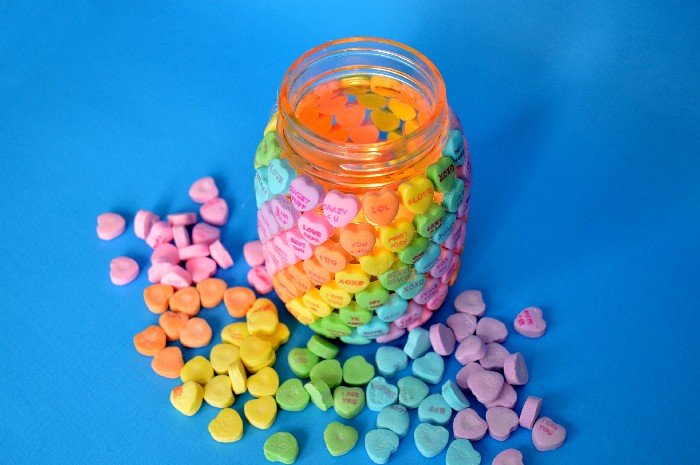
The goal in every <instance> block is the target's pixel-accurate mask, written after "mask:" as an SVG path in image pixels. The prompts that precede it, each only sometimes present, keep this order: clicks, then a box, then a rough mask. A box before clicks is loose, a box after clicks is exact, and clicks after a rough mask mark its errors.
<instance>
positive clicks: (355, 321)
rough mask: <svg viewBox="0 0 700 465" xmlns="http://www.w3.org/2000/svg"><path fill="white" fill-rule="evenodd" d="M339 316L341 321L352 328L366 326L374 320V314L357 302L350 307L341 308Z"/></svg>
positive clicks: (351, 303)
mask: <svg viewBox="0 0 700 465" xmlns="http://www.w3.org/2000/svg"><path fill="white" fill-rule="evenodd" d="M338 314H339V315H340V321H342V322H343V323H344V324H346V325H347V326H350V327H351V328H357V327H360V326H362V325H366V324H367V323H369V320H371V319H372V312H370V311H368V310H365V309H363V308H362V307H360V305H358V303H357V302H350V304H349V305H348V306H346V307H343V308H341V309H340V310H339V311H338ZM331 315H332V314H331Z"/></svg>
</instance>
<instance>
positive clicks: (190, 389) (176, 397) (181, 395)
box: [170, 381, 204, 417]
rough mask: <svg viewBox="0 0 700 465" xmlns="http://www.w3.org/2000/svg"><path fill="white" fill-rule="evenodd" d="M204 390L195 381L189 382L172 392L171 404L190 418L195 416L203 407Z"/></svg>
mask: <svg viewBox="0 0 700 465" xmlns="http://www.w3.org/2000/svg"><path fill="white" fill-rule="evenodd" d="M202 399H204V388H203V387H202V386H200V385H199V384H198V383H195V382H194V381H187V382H185V383H184V384H182V386H177V387H176V388H175V389H173V390H172V391H170V403H171V404H173V407H175V408H176V409H177V410H178V411H179V412H180V413H182V414H183V415H187V416H188V417H190V416H192V415H194V414H195V413H197V411H198V410H199V407H201V405H202Z"/></svg>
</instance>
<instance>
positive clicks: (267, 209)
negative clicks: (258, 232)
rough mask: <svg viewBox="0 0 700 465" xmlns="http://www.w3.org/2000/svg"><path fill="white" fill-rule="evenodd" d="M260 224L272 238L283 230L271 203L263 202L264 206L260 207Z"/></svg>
mask: <svg viewBox="0 0 700 465" xmlns="http://www.w3.org/2000/svg"><path fill="white" fill-rule="evenodd" d="M258 222H259V223H260V225H261V226H262V228H263V229H264V230H265V233H266V235H267V236H269V237H270V238H272V236H274V235H275V234H277V233H278V232H280V230H281V228H280V225H279V223H278V222H277V218H276V217H275V212H274V210H273V209H272V205H270V202H269V201H267V202H263V204H262V205H260V209H259V210H258Z"/></svg>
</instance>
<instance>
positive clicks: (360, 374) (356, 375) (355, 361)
mask: <svg viewBox="0 0 700 465" xmlns="http://www.w3.org/2000/svg"><path fill="white" fill-rule="evenodd" d="M372 378H374V365H372V364H371V363H369V362H368V361H367V360H365V358H364V357H363V356H362V355H355V356H354V357H350V358H349V359H347V360H346V361H345V363H343V381H345V383H346V384H349V385H351V386H366V385H367V383H369V380H371V379H372Z"/></svg>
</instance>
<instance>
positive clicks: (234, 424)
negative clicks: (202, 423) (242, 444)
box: [209, 408, 243, 442]
mask: <svg viewBox="0 0 700 465" xmlns="http://www.w3.org/2000/svg"><path fill="white" fill-rule="evenodd" d="M209 434H211V437H212V438H214V440H215V441H218V442H236V441H238V440H239V439H241V438H242V437H243V420H242V419H241V416H240V415H239V414H238V412H236V411H235V410H233V409H231V408H225V409H222V410H221V411H220V412H219V414H218V415H217V416H216V417H214V419H213V420H212V421H210V422H209Z"/></svg>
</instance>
